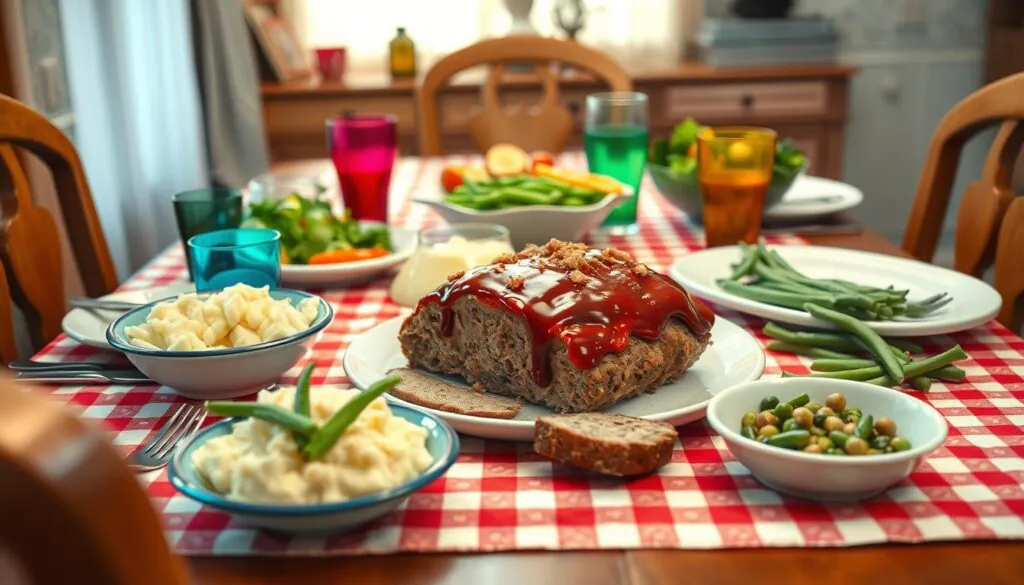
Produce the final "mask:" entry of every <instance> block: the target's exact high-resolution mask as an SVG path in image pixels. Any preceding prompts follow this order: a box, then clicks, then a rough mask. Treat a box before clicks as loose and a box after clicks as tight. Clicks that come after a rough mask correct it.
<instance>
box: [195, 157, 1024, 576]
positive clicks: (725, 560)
mask: <svg viewBox="0 0 1024 585" xmlns="http://www.w3.org/2000/svg"><path fill="white" fill-rule="evenodd" d="M323 169H324V162H323V161H316V162H303V163H292V164H284V165H279V166H278V167H277V168H276V169H275V170H276V171H277V172H282V173H297V172H298V173H301V172H305V173H307V174H309V173H311V172H312V171H313V170H316V171H317V172H321V171H322V170H323ZM804 239H805V240H807V242H808V243H811V244H815V245H823V246H836V247H842V248H850V249H856V250H865V251H871V252H878V253H883V254H891V255H895V256H905V255H906V254H905V253H904V252H903V251H902V250H901V249H900V248H899V247H898V246H896V245H894V244H892V243H891V242H889V241H888V240H886V239H885V238H883V237H882V236H880V235H879V234H878V233H876V232H874V231H872V230H871V229H870V228H866V227H865V228H864V229H862V230H861V231H860V233H856V234H843V235H817V236H815V235H807V236H804ZM188 564H189V566H190V569H191V571H192V574H193V576H194V578H195V581H196V582H197V583H204V584H210V585H213V584H216V585H234V584H239V585H240V584H243V583H245V584H266V585H271V584H275V585H276V584H281V585H284V584H296V585H299V584H301V585H307V584H312V583H317V584H319V583H345V584H346V585H362V584H367V585H369V584H373V585H388V584H395V585H398V584H402V585H440V584H455V583H480V584H486V585H505V584H508V585H521V584H523V583H528V584H534V585H536V584H541V583H555V582H557V583H563V584H566V585H568V584H576V583H581V584H582V583H585V584H587V585H606V584H607V585H612V584H633V585H662V584H663V585H669V584H677V583H695V584H700V585H718V584H721V585H735V584H740V583H745V584H754V583H765V582H769V581H770V582H772V583H821V584H826V583H827V584H828V585H866V584H882V583H884V584H893V585H896V584H899V585H917V584H920V585H940V584H943V583H951V584H952V583H955V584H958V585H959V584H962V583H984V584H997V583H1006V584H1011V583H1012V584H1019V583H1024V542H1021V541H1001V542H1000V541H992V542H950V543H926V544H909V545H904V544H889V545H870V546H859V547H846V548H754V549H728V550H620V551H539V552H508V553H471V554H459V553H412V554H409V553H406V554H395V555H388V556H374V555H369V556H361V557H313V558H310V557H302V558H296V557H288V558H281V557H189V558H188Z"/></svg>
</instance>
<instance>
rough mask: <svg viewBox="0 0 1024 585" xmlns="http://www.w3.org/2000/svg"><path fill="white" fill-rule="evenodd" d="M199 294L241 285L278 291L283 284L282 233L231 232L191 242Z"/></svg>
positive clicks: (208, 235)
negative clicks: (266, 287) (268, 287)
mask: <svg viewBox="0 0 1024 585" xmlns="http://www.w3.org/2000/svg"><path fill="white" fill-rule="evenodd" d="M188 249H189V254H190V255H191V257H192V269H193V271H194V273H195V279H196V292H206V291H211V290H218V289H222V288H224V287H226V286H231V285H234V284H238V283H240V282H241V283H245V284H248V285H249V286H254V287H261V286H267V285H269V286H270V288H277V287H278V286H279V285H280V284H281V234H280V233H278V232H277V230H263V229H230V230H218V231H215V232H207V233H205V234H200V235H198V236H193V237H192V238H190V239H189V241H188Z"/></svg>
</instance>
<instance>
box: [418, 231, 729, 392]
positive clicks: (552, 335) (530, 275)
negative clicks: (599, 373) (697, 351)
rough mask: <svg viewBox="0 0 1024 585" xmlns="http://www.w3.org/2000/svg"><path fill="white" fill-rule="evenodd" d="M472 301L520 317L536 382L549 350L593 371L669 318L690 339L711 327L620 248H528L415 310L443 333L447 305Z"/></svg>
mask: <svg viewBox="0 0 1024 585" xmlns="http://www.w3.org/2000/svg"><path fill="white" fill-rule="evenodd" d="M461 297H472V298H473V299H475V300H477V301H480V302H482V303H484V304H486V305H488V306H491V307H495V308H499V309H502V310H504V311H507V312H509V313H511V314H513V315H515V316H516V317H518V318H520V319H522V320H523V321H524V322H525V323H526V325H527V327H528V329H529V331H530V334H531V342H532V353H533V358H534V359H533V371H534V379H535V381H536V382H537V384H539V385H541V386H546V385H547V384H548V383H549V382H550V379H551V368H550V364H549V363H548V357H549V350H550V345H551V343H552V342H554V341H556V340H557V341H560V342H562V343H563V344H564V345H565V346H566V348H567V350H568V357H569V361H570V362H571V363H572V364H573V365H574V366H575V367H577V368H578V369H581V370H586V369H590V368H593V367H594V366H595V365H596V364H597V363H598V362H599V361H600V360H601V359H602V358H603V357H604V356H605V355H607V354H609V353H615V352H621V351H623V350H624V349H625V348H626V346H627V345H628V343H629V339H630V337H631V336H633V337H637V338H639V339H643V340H648V341H653V340H655V339H657V338H658V337H659V336H660V335H661V332H662V330H663V329H664V327H665V324H666V323H667V322H668V320H669V319H673V318H675V319H679V320H680V321H682V323H684V324H685V325H686V327H687V328H689V329H690V330H691V331H692V332H693V333H694V334H695V335H698V336H703V335H706V334H707V332H708V331H709V330H710V328H711V324H712V322H713V319H714V315H713V314H712V313H711V311H710V310H708V309H707V307H706V306H704V305H703V304H701V303H699V302H695V301H694V300H693V299H691V298H690V296H689V295H688V294H687V293H686V291H685V290H684V289H683V288H682V287H680V286H679V285H678V284H676V283H675V282H674V281H672V280H671V279H668V278H666V277H665V276H663V275H661V274H659V273H657V272H655V271H653V270H651V269H650V268H648V267H647V266H645V265H643V264H641V263H639V262H636V261H635V260H634V259H633V257H632V256H630V255H629V254H628V253H626V252H623V251H621V250H616V249H614V248H607V249H604V250H597V249H593V248H589V247H587V246H586V245H584V244H579V243H566V242H560V241H558V240H551V241H550V242H548V243H547V244H545V245H543V246H535V245H530V246H527V247H526V248H525V249H523V250H522V251H521V252H519V253H516V254H505V255H502V256H500V257H498V258H497V259H496V260H495V262H494V263H493V264H490V265H487V266H482V267H479V268H476V269H473V270H470V271H467V272H464V273H459V274H453V275H452V276H451V277H450V278H449V280H448V282H446V283H445V284H443V285H442V286H441V287H439V288H438V289H437V290H436V291H434V292H432V293H430V294H429V295H427V296H426V297H424V298H423V299H422V300H421V301H420V305H419V308H418V309H422V308H423V307H424V306H426V305H429V304H434V303H436V304H437V305H439V307H440V308H441V323H440V328H441V331H440V333H441V335H442V336H450V335H451V334H452V328H453V327H454V319H453V318H452V312H451V306H452V304H453V303H454V302H455V301H456V300H457V299H459V298H461Z"/></svg>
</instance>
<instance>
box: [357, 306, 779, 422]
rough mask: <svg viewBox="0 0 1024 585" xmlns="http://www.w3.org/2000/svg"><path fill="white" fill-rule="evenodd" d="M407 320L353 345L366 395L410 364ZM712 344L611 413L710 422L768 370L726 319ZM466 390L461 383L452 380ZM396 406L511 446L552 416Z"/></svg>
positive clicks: (531, 409) (752, 343) (535, 408)
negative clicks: (738, 388) (729, 397)
mask: <svg viewBox="0 0 1024 585" xmlns="http://www.w3.org/2000/svg"><path fill="white" fill-rule="evenodd" d="M404 319H405V316H402V317H396V318H394V319H391V320H390V321H385V322H384V323H381V324H380V325H377V326H376V327H374V328H373V329H370V330H368V331H365V332H363V333H361V334H360V335H359V336H358V337H356V338H355V339H354V340H352V344H351V345H350V346H349V347H348V350H347V351H346V352H345V358H344V360H343V361H342V365H343V366H344V367H345V373H346V374H347V375H348V378H349V380H351V381H352V383H353V384H354V385H355V386H356V387H358V388H359V389H361V390H365V389H366V388H368V387H369V386H370V384H372V383H373V382H376V381H377V380H379V379H380V378H383V377H384V376H385V375H387V372H388V371H389V370H392V369H394V368H402V367H406V366H407V365H408V362H407V361H406V359H405V355H403V354H402V348H401V347H400V346H399V344H398V330H399V328H400V327H401V326H402V321H403V320H404ZM711 340H712V344H711V346H709V347H708V349H707V350H705V352H704V355H703V356H701V358H700V360H698V361H697V363H696V364H694V365H693V367H692V368H690V369H689V370H688V371H687V372H686V373H685V374H684V375H683V377H682V378H680V379H679V380H676V381H675V382H672V383H670V384H666V385H665V386H664V387H662V388H660V389H658V391H657V392H655V393H653V394H643V395H641V396H637V397H636V398H632V399H630V400H625V401H623V402H620V403H618V404H616V405H615V406H613V407H611V408H609V409H607V410H608V412H617V413H620V414H625V415H629V416H637V417H641V418H646V419H651V420H658V421H665V422H668V423H671V424H673V425H676V426H679V425H682V424H685V423H688V422H692V421H695V420H698V419H701V418H704V413H705V412H706V411H707V405H708V402H709V401H710V400H711V397H712V396H713V395H715V394H716V393H718V392H719V391H721V390H724V389H725V388H728V387H730V386H734V385H736V384H740V383H743V382H749V381H751V380H756V379H757V378H758V377H759V376H760V375H761V372H762V371H764V352H763V351H762V350H761V345H760V344H758V343H757V341H756V340H755V339H754V338H753V337H752V336H751V335H750V334H749V333H747V332H746V331H744V330H743V329H741V328H740V327H739V326H738V325H736V324H734V323H731V322H729V321H727V320H725V319H722V318H721V317H719V318H717V319H716V320H715V326H714V327H713V328H712V330H711ZM447 379H448V380H449V381H451V382H453V383H456V384H458V385H460V386H464V385H465V382H464V381H463V380H462V379H460V378H447ZM386 396H387V399H388V400H390V401H391V402H394V403H396V404H404V405H406V406H411V407H412V408H420V409H424V410H428V411H430V412H432V413H434V414H436V415H437V416H439V417H440V418H442V419H444V420H445V421H447V422H448V423H449V424H450V425H452V426H453V427H455V430H457V431H459V432H460V433H465V434H467V435H475V436H477V437H484V438H487V439H502V440H507V441H532V440H533V426H534V420H536V418H537V417H538V416H544V415H546V414H552V411H551V410H550V409H548V408H546V407H543V406H539V405H536V404H527V405H526V406H524V407H523V410H522V411H521V412H520V413H519V415H518V416H516V417H515V418H513V419H508V420H505V419H496V418H484V417H479V416H467V415H462V414H453V413H448V412H442V411H439V410H434V409H431V408H425V407H422V406H416V405H414V404H410V403H408V402H406V401H404V400H400V399H398V398H395V397H394V396H391V395H390V394H388V395H386Z"/></svg>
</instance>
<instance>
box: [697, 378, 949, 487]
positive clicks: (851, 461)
mask: <svg viewBox="0 0 1024 585" xmlns="http://www.w3.org/2000/svg"><path fill="white" fill-rule="evenodd" d="M707 417H708V422H709V423H710V424H711V426H712V428H714V429H715V431H717V432H718V433H719V434H720V435H721V436H722V438H723V439H724V440H725V443H726V446H728V448H729V450H730V451H731V452H732V454H733V455H734V456H735V457H736V459H737V460H738V461H739V462H740V463H742V464H743V465H744V466H746V467H747V468H748V469H749V470H750V472H751V473H752V474H753V475H754V477H756V478H757V479H758V480H759V481H760V482H761V483H763V484H765V485H766V486H768V487H770V488H772V489H774V490H776V491H779V492H782V493H785V494H789V495H793V496H797V497H801V498H806V499H812V500H818V501H855V500H861V499H866V498H870V497H873V496H875V495H878V494H880V493H881V492H883V491H885V490H886V489H887V488H889V487H890V486H892V485H894V484H896V483H899V482H901V481H903V480H904V479H906V478H907V477H908V476H909V475H910V473H911V472H912V471H913V470H914V468H915V467H917V465H918V464H919V463H920V462H921V461H922V460H923V459H924V458H925V457H926V456H927V455H928V454H929V453H931V452H932V451H934V450H935V449H937V448H938V447H940V446H941V445H942V443H943V441H945V438H946V434H947V425H946V420H945V419H944V418H943V417H942V415H940V414H939V413H938V411H936V410H935V409H934V408H932V407H931V406H929V405H928V404H927V403H926V402H924V401H922V400H920V399H918V398H915V397H913V396H910V395H908V394H905V393H903V392H900V391H898V390H894V389H891V388H884V387H880V386H877V385H873V384H868V383H865V382H858V381H850V380H838V379H827V378H815V379H811V378H763V379H761V380H757V381H754V382H750V383H747V384H740V385H738V386H733V387H731V388H728V389H726V390H724V391H722V392H720V393H718V394H717V395H715V397H714V398H712V400H711V402H710V403H709V404H708V413H707Z"/></svg>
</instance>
